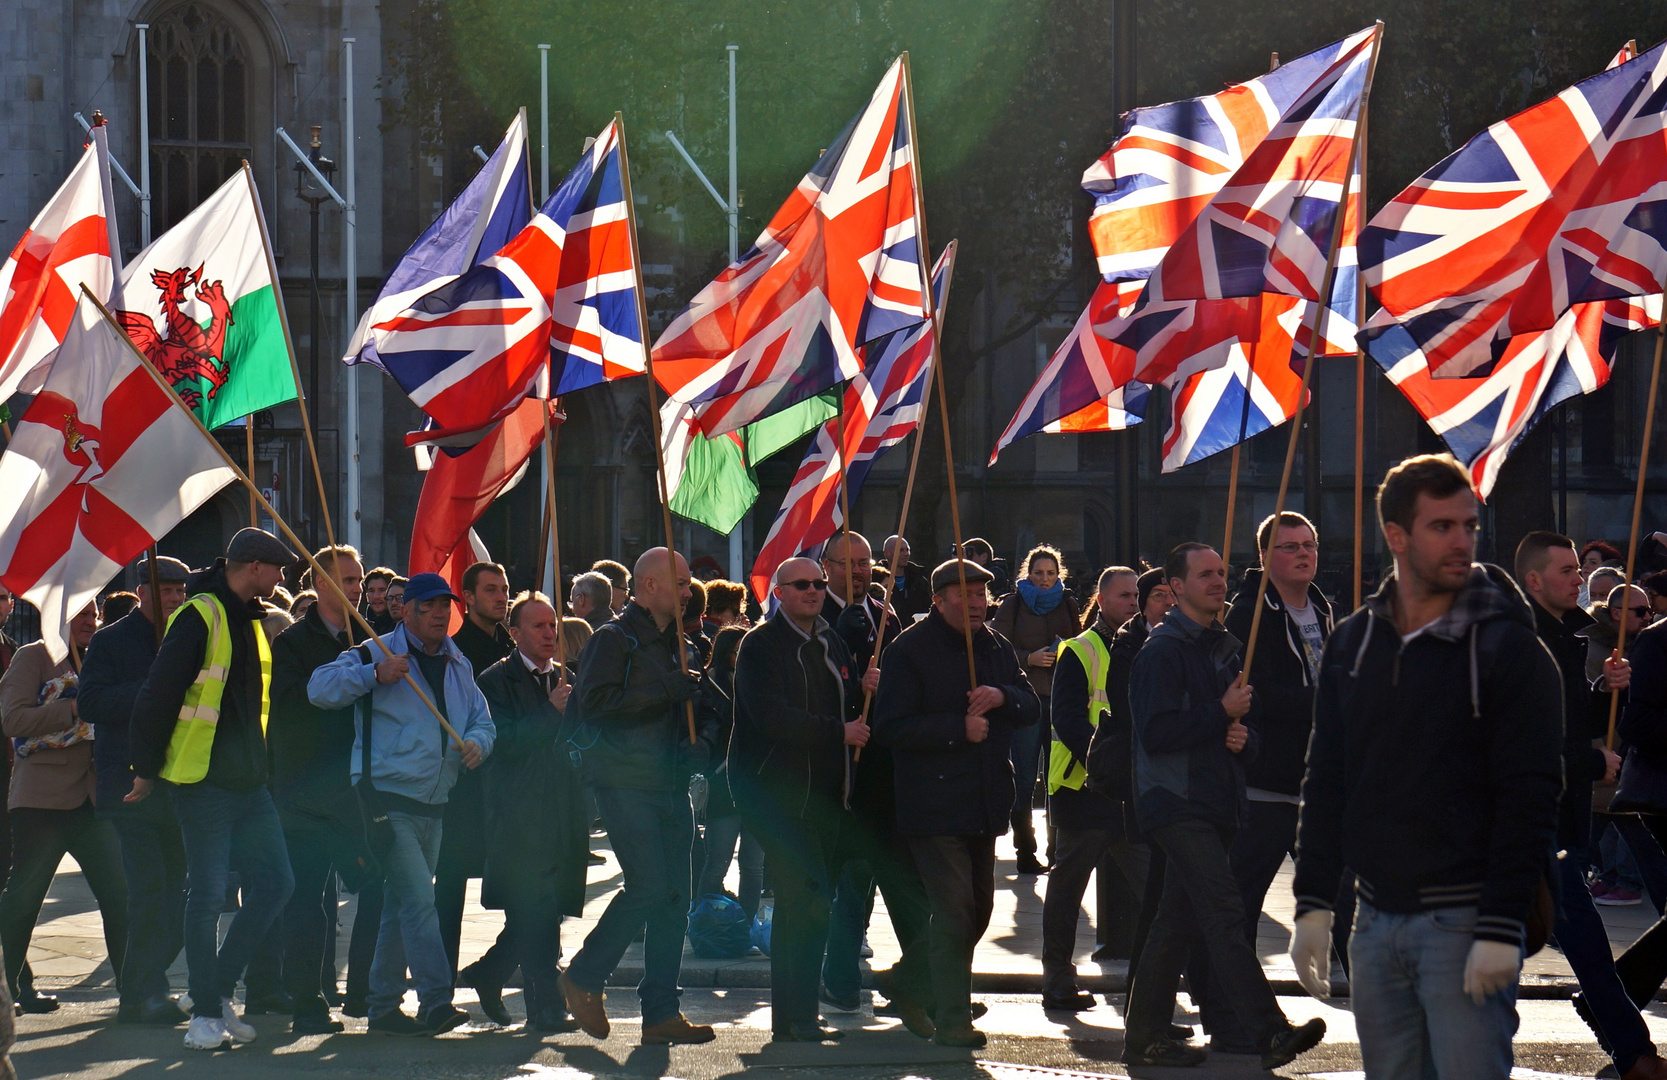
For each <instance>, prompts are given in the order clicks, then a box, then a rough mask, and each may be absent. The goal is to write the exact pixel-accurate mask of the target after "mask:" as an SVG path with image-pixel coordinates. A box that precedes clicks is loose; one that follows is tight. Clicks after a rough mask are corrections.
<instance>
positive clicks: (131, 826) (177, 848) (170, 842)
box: [108, 784, 185, 1002]
mask: <svg viewBox="0 0 1667 1080" xmlns="http://www.w3.org/2000/svg"><path fill="white" fill-rule="evenodd" d="M153 804H154V805H153ZM108 820H109V822H110V824H111V826H112V827H113V828H114V829H115V830H116V838H117V840H118V841H119V842H120V845H121V852H122V872H123V875H124V876H125V877H126V879H127V952H126V955H125V959H123V961H122V981H121V992H122V1000H123V1001H132V1002H141V1001H145V1000H148V999H152V998H159V997H167V996H168V968H169V967H170V966H171V965H172V964H173V962H174V958H175V957H177V956H178V955H179V952H180V950H181V949H183V948H185V843H184V842H183V841H182V840H181V839H180V836H179V822H178V821H176V820H174V809H173V804H172V802H171V801H170V799H169V797H168V791H167V789H166V788H165V787H163V786H162V785H160V784H159V785H157V787H156V789H155V790H154V791H152V792H151V794H150V797H149V798H147V799H146V800H145V801H144V802H141V803H136V804H133V805H132V806H131V807H123V808H122V809H121V810H119V811H117V812H116V813H114V814H112V815H110V817H109V819H108Z"/></svg>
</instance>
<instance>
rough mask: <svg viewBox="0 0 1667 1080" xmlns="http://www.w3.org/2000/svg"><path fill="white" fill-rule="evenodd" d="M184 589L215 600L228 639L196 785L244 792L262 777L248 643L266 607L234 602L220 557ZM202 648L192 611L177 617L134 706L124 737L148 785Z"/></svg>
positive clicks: (204, 638) (257, 691)
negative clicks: (216, 715) (203, 771)
mask: <svg viewBox="0 0 1667 1080" xmlns="http://www.w3.org/2000/svg"><path fill="white" fill-rule="evenodd" d="M185 588H186V591H187V593H189V594H190V595H192V596H196V595H198V594H200V593H205V592H212V593H213V594H214V595H216V596H218V597H219V598H220V602H221V603H222V604H223V605H225V608H226V616H227V619H228V620H229V622H230V626H231V635H232V662H231V665H230V667H229V668H228V669H227V672H226V693H225V697H224V698H222V699H221V701H220V720H219V723H217V724H216V725H215V728H214V747H213V749H212V750H211V751H210V754H209V763H208V775H206V776H204V777H203V782H205V783H209V784H213V785H214V786H215V787H222V788H226V789H227V790H229V791H250V790H253V789H254V788H257V787H259V786H260V785H262V784H264V783H266V780H267V775H268V769H267V758H266V737H265V734H264V733H263V732H262V731H261V726H260V699H261V686H260V657H259V655H258V653H257V651H256V645H255V635H256V634H259V633H263V632H264V631H262V630H261V628H260V620H261V619H262V618H263V617H264V616H265V615H266V605H264V604H262V603H261V602H260V601H259V600H250V601H249V602H248V603H244V602H243V601H242V600H240V599H238V597H237V594H236V593H234V592H232V591H231V588H230V587H229V586H227V584H226V561H225V560H224V559H219V560H216V562H215V564H214V566H213V568H212V569H209V570H207V571H204V572H202V573H200V574H196V575H193V576H192V578H191V580H190V581H187V582H186V585H185ZM207 650H208V624H207V623H205V622H203V620H202V616H200V615H199V614H198V613H197V610H196V609H195V608H192V609H191V610H189V611H180V612H179V613H178V614H176V615H175V616H174V621H173V625H172V626H170V627H169V628H168V634H167V636H166V637H165V638H163V640H162V648H161V649H160V650H159V651H158V652H157V654H156V660H155V662H154V663H152V664H151V669H150V674H149V675H148V676H146V678H145V685H144V686H143V687H141V688H140V690H139V697H138V700H137V701H135V702H134V704H133V720H132V724H131V730H130V732H129V739H130V742H131V745H132V753H133V771H134V772H136V773H138V774H139V775H140V776H142V777H144V778H145V779H147V780H154V779H156V775H157V773H159V772H160V771H161V770H162V766H163V763H164V761H165V760H166V757H167V753H168V741H169V740H170V739H171V738H173V734H174V725H175V724H176V723H177V722H178V721H179V710H180V706H181V705H183V704H184V703H185V692H186V690H188V689H190V687H191V684H192V683H193V682H194V681H196V678H197V673H198V672H199V671H201V670H202V666H203V658H204V657H205V656H206V655H207Z"/></svg>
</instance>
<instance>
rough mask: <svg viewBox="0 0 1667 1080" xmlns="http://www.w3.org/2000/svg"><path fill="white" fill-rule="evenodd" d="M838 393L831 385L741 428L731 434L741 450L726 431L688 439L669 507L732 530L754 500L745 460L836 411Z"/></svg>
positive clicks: (793, 438) (780, 445)
mask: <svg viewBox="0 0 1667 1080" xmlns="http://www.w3.org/2000/svg"><path fill="white" fill-rule="evenodd" d="M843 393H844V388H843V387H839V388H836V389H834V390H831V391H829V392H828V393H826V394H823V395H821V396H820V397H814V398H811V399H810V400H809V401H801V402H800V403H799V404H797V405H794V406H792V407H791V408H788V409H784V410H782V411H781V412H779V413H775V414H773V415H771V416H767V417H765V418H764V419H762V420H760V421H758V422H757V423H756V424H750V425H748V426H747V427H745V428H742V429H741V430H740V431H739V432H737V433H736V435H737V436H739V438H740V439H741V441H742V442H744V443H745V444H746V447H747V453H746V454H743V452H742V449H741V445H740V444H739V443H737V441H736V438H735V437H732V436H729V435H722V436H719V437H718V438H716V439H705V438H699V437H696V438H695V439H693V440H691V442H690V445H689V455H688V457H687V458H686V459H684V463H683V479H682V480H681V481H680V482H679V483H678V485H677V493H676V494H675V495H673V496H672V498H671V509H672V512H673V513H675V514H677V515H679V516H680V517H686V518H688V519H689V520H690V521H698V522H699V523H700V524H702V525H705V526H706V527H707V528H708V529H711V530H712V531H713V532H716V533H724V534H727V533H729V532H731V531H733V530H734V528H735V526H736V525H737V524H739V523H740V521H741V519H742V518H743V517H745V516H746V514H747V511H748V510H751V509H752V505H753V503H755V502H757V501H758V480H757V478H756V477H754V476H753V471H752V469H751V468H750V467H749V462H750V464H753V465H756V464H757V463H758V462H760V461H763V460H764V459H765V458H767V457H769V456H770V455H771V454H774V453H776V452H777V451H779V450H782V449H784V448H786V447H788V446H791V445H792V444H793V443H794V442H797V441H798V440H799V439H801V438H803V437H804V436H805V435H806V434H808V433H809V432H812V431H815V430H816V429H817V428H818V427H820V426H822V424H823V423H824V422H825V421H826V420H827V419H828V418H829V417H832V416H836V415H838V413H839V399H840V396H841V395H842V394H843ZM749 455H750V456H749Z"/></svg>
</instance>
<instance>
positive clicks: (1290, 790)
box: [1224, 569, 1331, 795]
mask: <svg viewBox="0 0 1667 1080" xmlns="http://www.w3.org/2000/svg"><path fill="white" fill-rule="evenodd" d="M1261 581H1262V571H1261V570H1260V569H1253V570H1247V571H1245V575H1244V584H1243V585H1241V586H1240V587H1239V595H1238V597H1237V599H1235V601H1234V603H1233V610H1232V611H1230V612H1228V613H1227V619H1226V621H1225V624H1224V625H1225V626H1226V627H1227V632H1228V633H1229V634H1232V635H1233V636H1234V637H1236V638H1238V639H1239V640H1240V641H1243V642H1248V641H1249V640H1250V623H1251V618H1252V616H1254V615H1255V614H1256V603H1255V601H1256V589H1257V587H1258V586H1259V585H1260V584H1261ZM1308 604H1309V606H1310V607H1311V608H1312V609H1313V611H1314V615H1315V617H1316V618H1317V619H1318V621H1319V624H1320V637H1321V638H1322V639H1323V638H1327V637H1330V636H1331V602H1330V601H1329V600H1327V599H1326V597H1325V594H1324V593H1322V592H1321V591H1320V587H1319V586H1318V585H1315V584H1314V583H1312V582H1310V583H1309V585H1308ZM1263 606H1264V608H1265V610H1264V611H1263V612H1262V625H1261V626H1260V627H1258V628H1257V635H1256V636H1257V638H1258V640H1257V642H1256V654H1255V655H1254V656H1253V657H1251V669H1250V686H1251V688H1252V689H1253V690H1254V691H1255V694H1256V700H1257V702H1258V704H1259V705H1260V706H1261V708H1260V711H1259V712H1258V713H1257V717H1256V719H1257V723H1256V731H1257V734H1258V735H1260V736H1261V746H1260V748H1259V749H1258V750H1257V751H1256V760H1254V761H1249V762H1246V763H1245V767H1244V780H1245V783H1246V784H1248V785H1249V786H1250V787H1253V788H1261V789H1262V790H1263V791H1274V792H1278V793H1279V794H1281V795H1296V794H1298V793H1299V792H1301V790H1302V772H1303V767H1304V764H1305V762H1306V761H1307V759H1308V735H1309V733H1310V732H1311V731H1312V730H1313V728H1314V680H1313V679H1312V678H1311V677H1310V676H1309V671H1308V664H1307V662H1306V661H1305V660H1304V658H1303V648H1302V632H1301V631H1300V630H1299V629H1298V628H1297V621H1296V619H1294V618H1292V617H1291V613H1290V612H1289V611H1287V610H1286V608H1285V601H1284V600H1282V599H1281V598H1280V596H1279V590H1278V589H1276V588H1274V587H1273V583H1272V582H1269V584H1268V594H1267V597H1266V598H1265V599H1264V602H1263ZM1315 659H1316V660H1317V659H1318V657H1316V658H1315Z"/></svg>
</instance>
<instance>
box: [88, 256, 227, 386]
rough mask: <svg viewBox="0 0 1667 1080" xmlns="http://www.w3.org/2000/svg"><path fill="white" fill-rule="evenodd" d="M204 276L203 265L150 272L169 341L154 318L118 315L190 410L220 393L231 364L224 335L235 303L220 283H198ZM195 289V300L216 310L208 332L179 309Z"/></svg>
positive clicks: (133, 313) (124, 312) (213, 310)
mask: <svg viewBox="0 0 1667 1080" xmlns="http://www.w3.org/2000/svg"><path fill="white" fill-rule="evenodd" d="M202 276H203V268H202V267H201V266H199V267H197V268H196V269H195V270H193V269H191V268H190V267H189V266H182V267H180V268H179V269H178V270H171V271H170V270H155V271H152V272H151V276H150V279H151V283H152V284H154V285H155V286H156V287H157V289H159V290H160V291H161V293H162V316H163V320H164V321H165V322H166V323H167V331H168V336H167V337H163V336H162V335H161V334H160V333H159V332H158V331H157V328H156V324H155V323H154V322H152V321H151V317H150V316H149V315H146V314H145V313H143V312H140V311H122V312H118V313H117V318H118V319H120V321H121V324H122V329H123V330H126V331H127V336H128V337H130V338H132V339H133V344H134V345H136V346H138V348H139V351H140V352H142V353H144V354H145V356H146V357H148V358H149V359H150V362H151V363H153V364H155V365H156V368H157V370H158V371H160V372H162V375H163V377H164V378H166V379H167V380H168V382H169V383H170V384H172V386H173V388H174V389H175V390H177V391H178V392H179V396H180V399H181V400H183V401H184V402H185V404H187V405H189V406H190V407H191V408H192V409H200V408H202V405H203V402H204V400H205V399H211V398H213V397H214V395H215V394H217V393H219V392H220V388H221V387H222V386H224V385H226V379H227V378H228V377H229V376H230V375H231V365H230V364H229V363H227V362H226V361H225V359H224V356H225V349H226V331H227V330H228V329H229V328H230V327H231V325H232V305H231V301H229V300H227V299H226V290H225V289H224V288H223V287H222V282H219V281H214V282H210V283H209V284H206V285H198V283H199V282H200V281H201V280H202ZM193 285H197V286H198V287H197V293H196V298H197V299H198V300H201V301H202V302H203V303H205V304H207V305H208V306H209V310H210V311H211V312H213V318H212V319H210V320H209V324H208V329H206V330H205V329H203V328H202V327H201V326H199V325H197V323H196V321H195V320H194V319H192V318H191V316H189V315H187V314H186V313H185V312H184V311H183V310H181V305H182V304H183V303H184V302H185V300H186V290H188V289H190V288H191V286H193Z"/></svg>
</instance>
